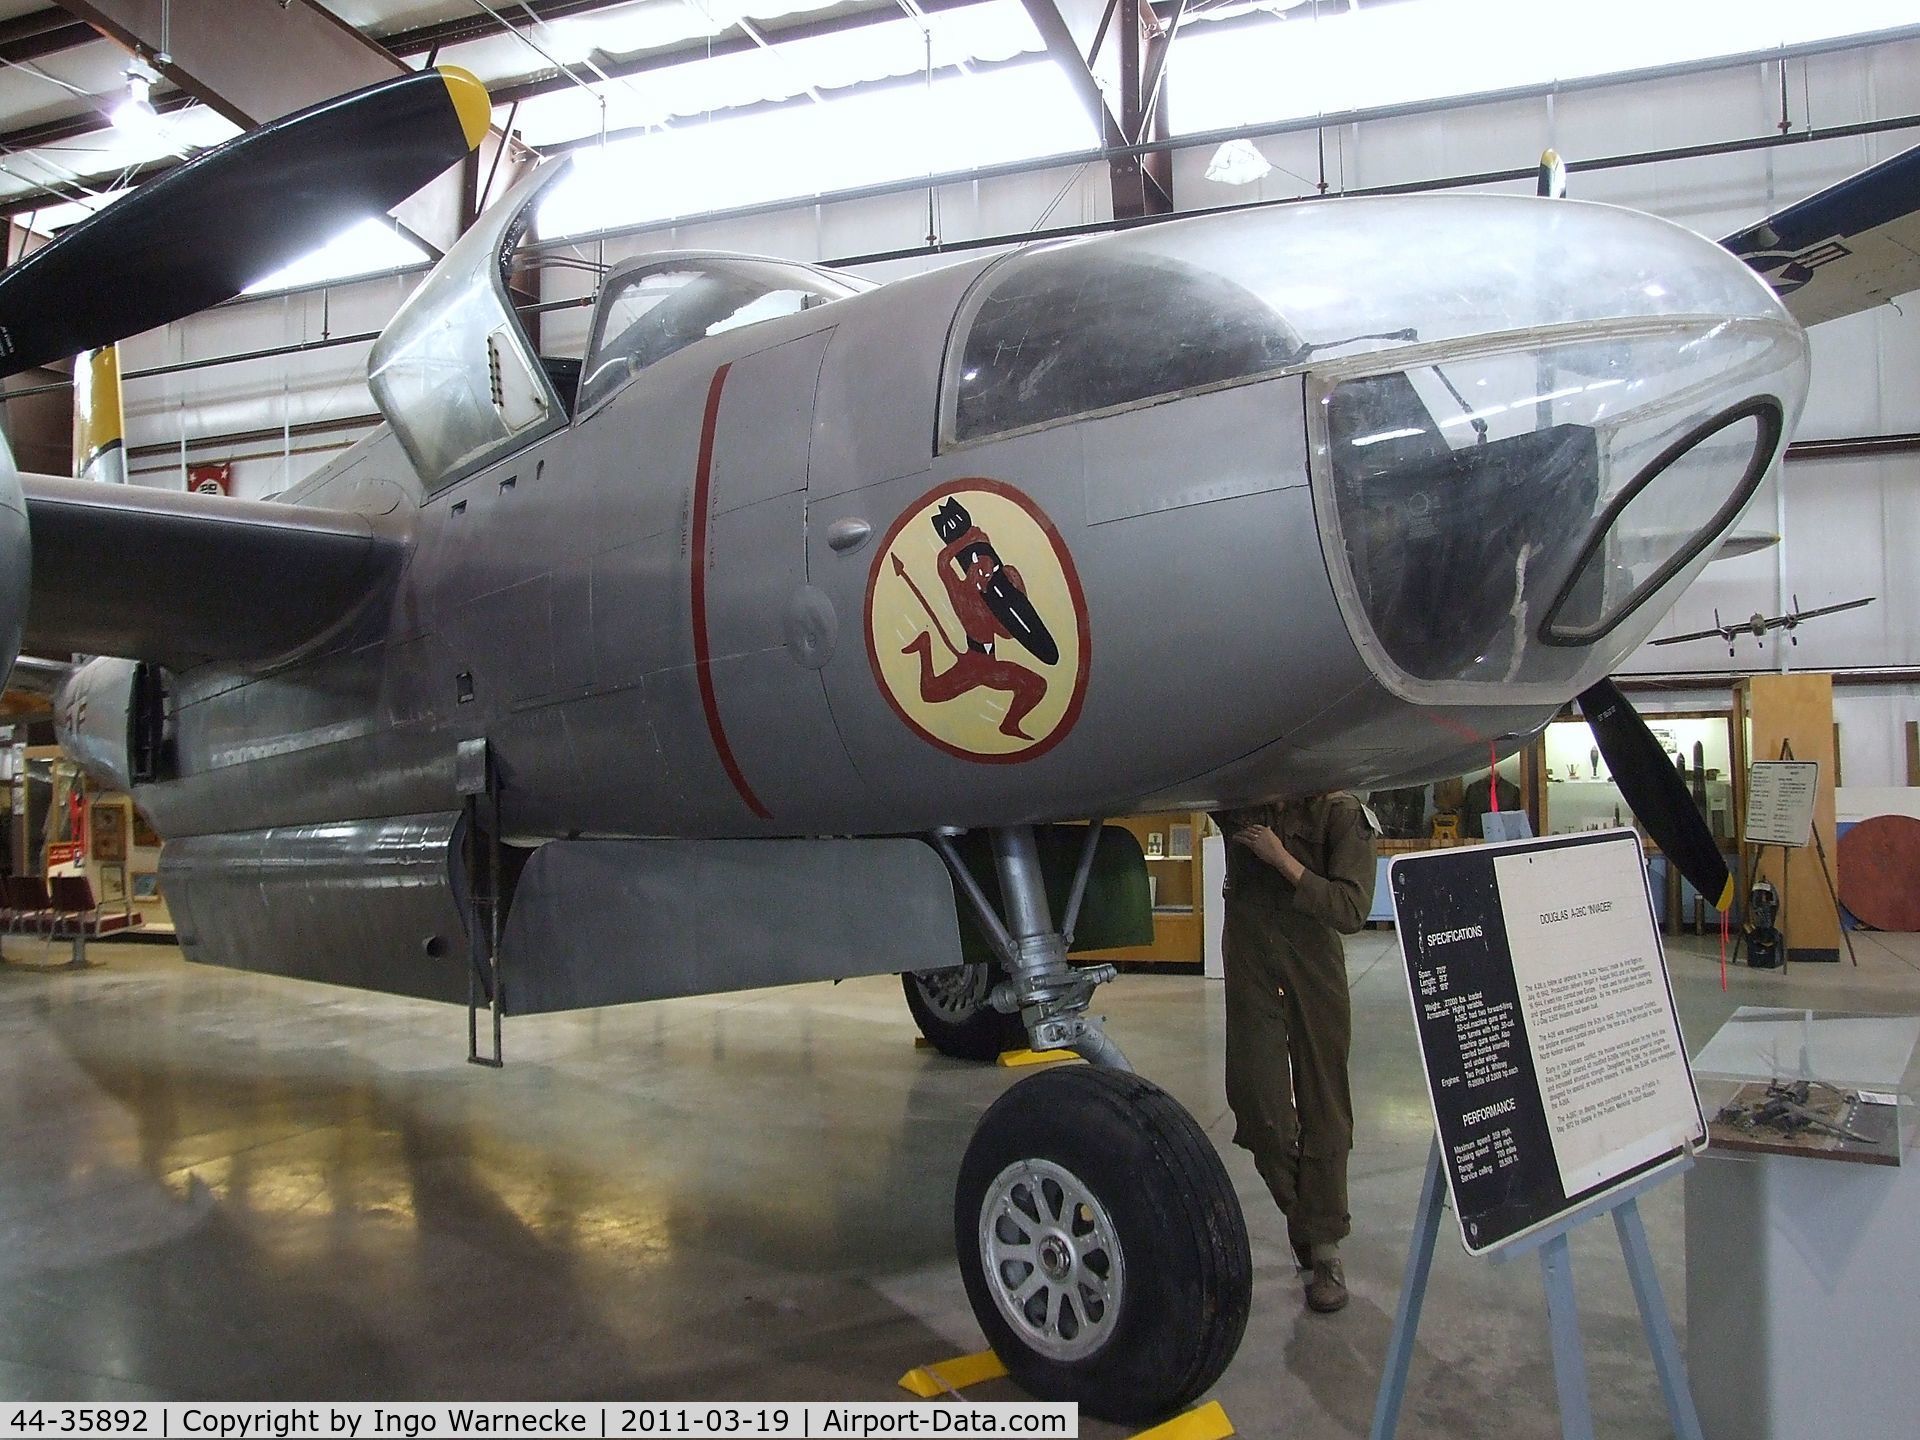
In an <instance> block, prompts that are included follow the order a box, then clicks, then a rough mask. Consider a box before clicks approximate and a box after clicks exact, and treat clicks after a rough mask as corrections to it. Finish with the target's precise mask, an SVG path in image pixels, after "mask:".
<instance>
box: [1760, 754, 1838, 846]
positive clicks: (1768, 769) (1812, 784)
mask: <svg viewBox="0 0 1920 1440" xmlns="http://www.w3.org/2000/svg"><path fill="white" fill-rule="evenodd" d="M1819 793H1820V766H1819V764H1818V763H1817V762H1816V761H1813V760H1756V761H1754V762H1753V764H1751V765H1749V766H1748V767H1747V826H1746V830H1745V831H1744V832H1743V837H1742V838H1744V839H1745V840H1746V842H1747V844H1749V845H1792V846H1794V847H1796V848H1798V847H1800V846H1803V845H1805V844H1806V843H1807V841H1808V840H1809V839H1810V838H1811V837H1812V835H1813V802H1814V797H1815V796H1817V795H1818V794H1819Z"/></svg>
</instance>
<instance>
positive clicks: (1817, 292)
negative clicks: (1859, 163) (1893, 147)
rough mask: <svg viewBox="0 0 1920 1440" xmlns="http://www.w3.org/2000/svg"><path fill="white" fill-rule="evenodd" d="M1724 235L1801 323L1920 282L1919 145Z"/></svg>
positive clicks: (1878, 300)
mask: <svg viewBox="0 0 1920 1440" xmlns="http://www.w3.org/2000/svg"><path fill="white" fill-rule="evenodd" d="M1720 243H1721V244H1722V245H1724V246H1726V247H1727V249H1729V250H1731V251H1732V252H1733V253H1734V254H1735V255H1738V256H1739V257H1740V258H1741V259H1742V260H1744V261H1746V262H1747V264H1748V265H1750V266H1752V267H1753V269H1755V270H1756V271H1758V272H1759V273H1760V275H1761V276H1762V277H1764V278H1765V280H1766V281H1767V283H1768V284H1769V285H1771V286H1773V288H1774V290H1775V291H1776V292H1777V293H1778V294H1779V296H1780V301H1781V303H1782V304H1784V305H1785V306H1786V307H1787V309H1788V310H1789V311H1790V312H1791V313H1792V315H1793V318H1794V319H1796V320H1798V321H1799V322H1800V323H1801V324H1802V325H1817V324H1818V323H1819V322H1820V321H1822V320H1833V319H1837V318H1838V317H1840V316H1842V315H1851V314H1853V313H1854V312H1855V311H1858V310H1869V309H1872V308H1873V307H1874V306H1875V305H1879V304H1882V303H1883V302H1885V301H1888V300H1891V299H1893V298H1894V297H1895V296H1896V295H1900V294H1904V293H1905V292H1906V291H1908V290H1913V289H1916V288H1920V147H1916V148H1915V149H1912V150H1908V151H1905V152H1903V153H1902V154H1899V155H1896V156H1894V157H1893V158H1892V159H1891V160H1884V161H1882V162H1881V163H1880V164H1878V165H1874V166H1870V167H1869V168H1867V169H1865V170H1862V171H1861V172H1860V173H1859V174H1858V175H1849V176H1848V177H1847V178H1846V179H1845V180H1842V181H1841V182H1840V183H1839V184H1838V185H1833V186H1829V187H1828V188H1827V189H1825V190H1822V191H1821V192H1820V193H1819V194H1817V195H1810V196H1808V197H1807V198H1806V199H1805V200H1802V201H1800V202H1798V203H1797V204H1794V205H1789V206H1788V207H1787V208H1786V209H1784V210H1782V211H1779V212H1778V213H1777V214H1774V215H1769V216H1768V217H1767V218H1766V219H1765V220H1762V221H1761V222H1760V223H1759V224H1758V225H1753V226H1749V227H1748V228H1747V229H1745V230H1742V231H1740V232H1739V233H1738V234H1735V235H1729V236H1728V237H1727V238H1726V239H1724V240H1722V241H1721V242H1720Z"/></svg>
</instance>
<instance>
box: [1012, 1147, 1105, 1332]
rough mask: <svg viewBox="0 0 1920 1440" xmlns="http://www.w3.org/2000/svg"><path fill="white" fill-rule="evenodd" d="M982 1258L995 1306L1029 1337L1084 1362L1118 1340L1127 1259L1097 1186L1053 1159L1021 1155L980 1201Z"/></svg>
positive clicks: (1019, 1330) (1015, 1328)
mask: <svg viewBox="0 0 1920 1440" xmlns="http://www.w3.org/2000/svg"><path fill="white" fill-rule="evenodd" d="M980 1257H981V1260H982V1262H983V1264H984V1266H985V1269H986V1278H987V1285H988V1289H989V1291H990V1292H991V1294H992V1295H993V1302H994V1305H995V1306H996V1307H997V1308H998V1309H999V1311H1000V1314H1001V1315H1002V1316H1003V1317H1004V1318H1005V1320H1006V1321H1007V1323H1008V1324H1009V1325H1011V1326H1012V1327H1013V1328H1014V1331H1015V1332H1016V1333H1017V1334H1018V1335H1019V1336H1020V1338H1021V1340H1022V1341H1023V1342H1024V1343H1025V1344H1027V1345H1029V1346H1030V1347H1032V1348H1033V1349H1034V1350H1036V1351H1038V1352H1039V1353H1041V1354H1042V1355H1045V1356H1047V1357H1048V1358H1050V1359H1054V1360H1079V1359H1084V1358H1085V1357H1086V1356H1088V1355H1091V1354H1093V1353H1094V1352H1096V1351H1097V1350H1099V1349H1100V1348H1101V1346H1103V1345H1105V1344H1106V1343H1107V1341H1108V1340H1110V1339H1111V1338H1112V1337H1113V1334H1114V1330H1115V1328H1116V1326H1117V1324H1118V1321H1119V1315H1120V1303H1121V1296H1122V1283H1123V1280H1124V1273H1125V1272H1124V1262H1123V1259H1122V1256H1121V1252H1120V1244H1119V1234H1118V1231H1117V1230H1116V1228H1115V1226H1114V1223H1113V1218H1112V1217H1111V1216H1110V1215H1109V1214H1108V1213H1107V1209H1106V1206H1105V1205H1103V1204H1102V1203H1101V1202H1100V1199H1099V1197H1098V1196H1096V1195H1095V1194H1094V1193H1093V1191H1092V1189H1091V1188H1089V1187H1088V1185H1087V1184H1086V1183H1085V1182H1084V1181H1082V1180H1081V1179H1080V1178H1079V1177H1078V1176H1076V1175H1075V1174H1074V1173H1073V1172H1072V1171H1070V1170H1068V1169H1066V1168H1065V1167H1064V1166H1061V1165H1056V1164H1055V1163H1054V1162H1052V1161H1051V1160H1016V1161H1015V1162H1014V1163H1013V1164H1011V1165H1009V1166H1007V1168H1006V1169H1005V1170H1002V1171H1001V1172H1000V1174H999V1175H998V1176H996V1177H995V1178H994V1181H993V1183H992V1184H991V1185H989V1186H988V1187H987V1192H986V1195H985V1196H984V1197H983V1198H982V1201H981V1205H980Z"/></svg>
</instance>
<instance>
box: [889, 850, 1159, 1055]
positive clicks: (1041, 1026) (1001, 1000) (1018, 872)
mask: <svg viewBox="0 0 1920 1440" xmlns="http://www.w3.org/2000/svg"><path fill="white" fill-rule="evenodd" d="M991 836H992V841H993V866H994V873H995V876H996V878H997V879H998V880H999V882H1000V895H1001V899H1002V901H1003V903H1004V905H1005V907H1006V916H1005V918H1004V919H1002V918H1001V916H1000V914H999V913H998V912H997V911H996V910H995V909H994V907H993V906H992V904H991V903H989V902H988V900H987V897H986V894H985V892H983V891H982V890H981V888H980V885H979V882H978V881H976V880H975V879H974V878H973V872H972V871H970V870H968V869H967V867H966V865H965V864H964V863H963V862H962V861H961V859H960V855H959V852H958V851H956V850H955V849H954V846H953V840H952V838H951V836H949V835H945V834H936V835H935V836H934V837H933V840H934V845H935V846H936V848H938V850H939V851H940V854H941V857H942V858H943V859H944V860H945V861H946V862H947V868H948V870H949V871H950V872H952V875H953V878H954V882H955V883H956V884H957V885H958V886H959V887H960V889H961V892H962V893H963V894H964V895H966V897H967V899H968V901H969V903H970V904H971V906H972V908H973V914H974V918H975V919H976V920H977V921H978V922H979V924H980V928H981V929H982V930H983V931H984V932H985V934H986V937H987V943H988V944H990V945H991V946H992V947H993V950H994V954H995V955H996V956H997V957H998V959H999V961H1000V964H1001V966H1002V968H1003V969H1005V971H1006V974H1007V978H1006V979H1004V980H1002V981H1001V982H1000V983H999V984H998V985H995V986H994V987H993V989H992V991H991V992H990V993H989V994H988V995H987V997H986V1004H988V1005H991V1006H992V1008H993V1009H995V1010H997V1011H999V1012H1001V1013H1002V1014H1008V1015H1011V1014H1015V1013H1017V1014H1018V1015H1019V1017H1020V1021H1021V1024H1022V1025H1023V1026H1024V1027H1025V1029H1026V1033H1027V1043H1028V1044H1029V1045H1030V1046H1031V1047H1032V1048H1033V1049H1035V1050H1072V1051H1074V1052H1075V1053H1076V1054H1079V1055H1081V1056H1083V1057H1085V1058H1086V1059H1087V1060H1089V1061H1091V1062H1092V1063H1094V1064H1095V1065H1104V1066H1107V1067H1108V1068H1110V1069H1114V1070H1130V1069H1132V1068H1133V1067H1132V1066H1130V1065H1129V1064H1128V1063H1127V1057H1126V1056H1125V1055H1124V1054H1122V1053H1121V1051H1120V1047H1119V1046H1118V1045H1115V1044H1114V1043H1113V1041H1112V1040H1110V1039H1109V1038H1107V1034H1106V1032H1105V1031H1104V1030H1102V1029H1101V1028H1100V1022H1099V1021H1098V1020H1096V1019H1094V1018H1093V1017H1092V1016H1091V1015H1089V1014H1087V1006H1088V1004H1089V1003H1090V1002H1091V1001H1092V999H1093V992H1094V990H1095V989H1096V988H1097V987H1099V986H1101V985H1103V984H1105V983H1106V982H1107V981H1109V980H1111V979H1112V978H1113V977H1114V975H1115V973H1116V972H1115V970H1114V968H1113V966H1111V965H1089V966H1085V967H1080V968H1076V967H1074V966H1072V965H1069V964H1068V963H1067V949H1068V947H1069V946H1070V945H1071V944H1072V943H1073V926H1074V922H1075V920H1077V919H1078V918H1079V913H1080V902H1081V900H1082V898H1084V896H1085V895H1086V890H1087V877H1088V876H1089V875H1090V874H1091V873H1092V870H1093V856H1094V850H1095V848H1096V847H1097V846H1098V844H1099V843H1100V824H1099V822H1098V821H1096V822H1095V823H1094V824H1092V825H1090V826H1089V827H1088V828H1087V839H1086V843H1085V845H1084V847H1083V848H1082V851H1081V855H1080V864H1079V868H1078V870H1077V871H1076V872H1075V874H1074V879H1073V890H1072V892H1071V894H1070V895H1069V896H1068V898H1067V910H1066V915H1065V917H1064V919H1063V920H1062V923H1061V924H1060V925H1059V926H1058V927H1056V926H1055V925H1054V923H1053V916H1052V911H1051V909H1050V907H1049V906H1048V903H1047V887H1046V879H1045V876H1044V874H1043V872H1042V871H1041V868H1040V854H1039V849H1038V847H1037V846H1036V845H1035V843H1034V838H1033V828H1032V827H1031V826H1028V825H1013V826H1006V827H1003V828H1001V829H996V830H994V831H993V832H991ZM943 973H944V972H943ZM929 978H931V977H929ZM923 1028H924V1027H923ZM929 1038H933V1037H931V1036H930V1037H929ZM935 1043H936V1044H938V1043H939V1042H938V1040H937V1039H936V1040H935Z"/></svg>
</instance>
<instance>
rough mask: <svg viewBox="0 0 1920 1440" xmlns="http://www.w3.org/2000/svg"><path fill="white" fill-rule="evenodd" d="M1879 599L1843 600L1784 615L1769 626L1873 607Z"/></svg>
mask: <svg viewBox="0 0 1920 1440" xmlns="http://www.w3.org/2000/svg"><path fill="white" fill-rule="evenodd" d="M1877 598H1878V597H1877V596H1873V595H1867V596H1864V597H1862V598H1861V599H1859V600H1842V601H1841V602H1840V603H1839V604H1838V605H1818V606H1815V607H1814V608H1813V609H1811V610H1800V611H1796V612H1795V613H1794V614H1793V615H1791V616H1787V615H1782V616H1780V617H1779V618H1778V619H1776V620H1769V621H1767V623H1768V624H1769V625H1784V624H1786V623H1787V621H1788V620H1790V619H1791V620H1793V621H1794V622H1796V623H1797V622H1799V621H1801V620H1811V619H1813V618H1814V617H1815V616H1817V615H1838V614H1839V613H1840V612H1841V611H1842V610H1858V609H1859V608H1860V607H1861V606H1862V605H1871V604H1872V603H1873V602H1874V600H1875V599H1877Z"/></svg>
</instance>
